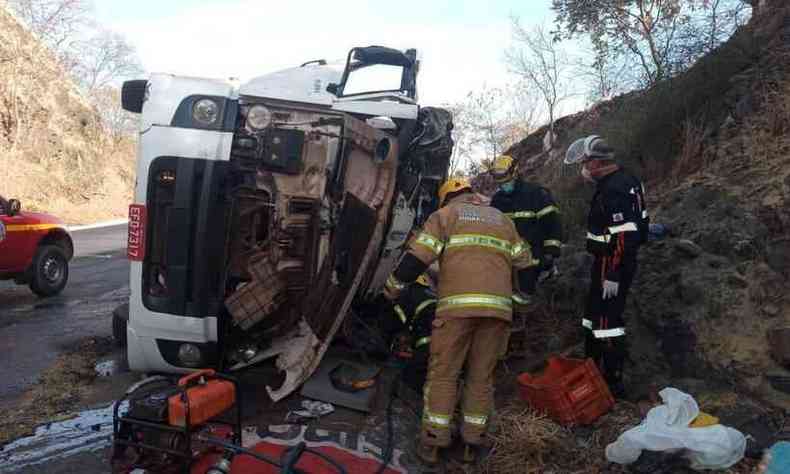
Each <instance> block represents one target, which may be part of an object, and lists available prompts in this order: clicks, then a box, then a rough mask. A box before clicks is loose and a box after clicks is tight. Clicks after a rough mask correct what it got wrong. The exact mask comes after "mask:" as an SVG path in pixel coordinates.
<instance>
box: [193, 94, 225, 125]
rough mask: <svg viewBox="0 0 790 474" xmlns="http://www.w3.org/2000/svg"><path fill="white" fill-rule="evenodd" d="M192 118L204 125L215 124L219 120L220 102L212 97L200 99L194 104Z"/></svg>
mask: <svg viewBox="0 0 790 474" xmlns="http://www.w3.org/2000/svg"><path fill="white" fill-rule="evenodd" d="M192 119H193V120H194V121H195V122H197V123H199V124H201V125H203V126H209V125H214V124H215V123H217V120H219V104H217V102H216V101H214V100H212V99H200V100H199V101H197V102H195V105H193V106H192Z"/></svg>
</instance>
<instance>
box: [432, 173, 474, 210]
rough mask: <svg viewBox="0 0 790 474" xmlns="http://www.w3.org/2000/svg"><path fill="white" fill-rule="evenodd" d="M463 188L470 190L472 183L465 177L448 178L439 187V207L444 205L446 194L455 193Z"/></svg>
mask: <svg viewBox="0 0 790 474" xmlns="http://www.w3.org/2000/svg"><path fill="white" fill-rule="evenodd" d="M464 189H468V190H469V191H471V190H472V184H471V183H470V182H469V180H468V179H466V178H450V179H448V180H447V181H445V182H444V184H442V187H440V188H439V207H441V206H444V200H445V198H446V197H447V195H448V194H452V193H457V192H458V191H463V190H464Z"/></svg>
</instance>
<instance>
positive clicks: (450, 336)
mask: <svg viewBox="0 0 790 474" xmlns="http://www.w3.org/2000/svg"><path fill="white" fill-rule="evenodd" d="M509 331H510V322H508V321H505V320H503V319H498V318H490V317H488V318H474V317H472V318H470V317H464V318H453V317H444V318H439V317H437V318H436V319H435V320H434V322H433V332H432V333H431V357H430V360H429V362H428V378H427V381H426V383H425V388H424V393H423V398H424V401H425V406H424V408H423V418H422V433H421V441H422V443H423V444H424V445H429V446H439V447H446V446H449V445H450V441H451V433H450V425H451V421H452V417H453V413H454V412H455V405H456V400H457V398H456V391H457V387H458V376H459V374H460V373H461V369H462V368H463V367H464V363H466V377H465V380H464V393H463V403H462V407H461V409H462V413H463V424H462V428H461V436H462V437H463V439H464V442H466V443H469V444H480V442H481V438H482V436H483V435H484V433H485V431H486V426H487V425H488V421H489V416H490V414H491V412H492V411H493V408H494V369H495V368H496V363H497V359H498V358H499V355H500V353H501V347H502V341H503V340H506V338H507V337H508V333H509Z"/></svg>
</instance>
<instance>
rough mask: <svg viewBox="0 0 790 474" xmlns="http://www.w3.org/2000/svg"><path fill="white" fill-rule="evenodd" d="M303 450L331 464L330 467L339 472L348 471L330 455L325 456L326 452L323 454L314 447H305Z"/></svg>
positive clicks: (344, 473) (345, 472)
mask: <svg viewBox="0 0 790 474" xmlns="http://www.w3.org/2000/svg"><path fill="white" fill-rule="evenodd" d="M304 452H306V453H310V454H312V455H313V456H315V457H317V458H320V459H323V460H324V461H326V462H327V463H329V464H331V465H332V467H334V468H335V469H337V471H338V472H340V473H341V474H348V471H346V468H344V467H343V466H341V465H340V464H339V463H338V462H337V461H335V460H334V459H332V458H331V457H329V456H327V455H326V454H324V453H322V452H320V451H316V450H314V449H310V448H305V450H304Z"/></svg>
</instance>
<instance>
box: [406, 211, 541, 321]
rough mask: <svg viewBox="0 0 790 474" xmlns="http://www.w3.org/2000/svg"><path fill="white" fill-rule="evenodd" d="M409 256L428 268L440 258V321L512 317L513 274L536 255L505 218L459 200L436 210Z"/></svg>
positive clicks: (411, 244)
mask: <svg viewBox="0 0 790 474" xmlns="http://www.w3.org/2000/svg"><path fill="white" fill-rule="evenodd" d="M409 252H410V253H411V254H412V255H414V256H415V257H416V258H417V259H419V260H420V261H421V262H423V263H424V264H425V265H430V264H431V263H432V262H434V261H435V260H437V259H438V260H439V262H440V263H439V268H440V274H439V301H438V304H437V309H436V312H437V315H439V316H441V317H448V316H452V317H495V318H501V319H505V320H510V319H511V316H512V306H513V303H512V300H511V296H512V293H513V291H512V290H513V288H512V271H513V269H514V268H515V269H521V268H526V267H527V266H528V265H530V263H531V262H532V252H531V251H530V247H529V245H528V244H527V243H525V242H524V241H523V240H522V239H521V238H520V237H519V235H518V232H517V231H516V228H515V226H514V224H513V223H512V222H511V221H510V219H508V218H507V217H506V216H505V215H504V214H502V213H501V212H500V211H498V210H497V209H494V208H492V207H488V206H484V205H482V204H480V203H479V202H478V201H477V200H476V198H475V197H474V196H472V195H464V196H460V197H458V198H456V199H454V200H453V201H451V202H450V203H449V204H448V205H447V206H445V207H443V208H441V209H439V210H438V211H436V212H434V213H433V214H432V215H431V216H430V217H429V218H428V220H427V221H426V223H425V226H424V228H423V229H422V231H421V232H420V233H419V234H418V235H417V237H416V238H415V239H413V240H412V242H411V243H410V247H409Z"/></svg>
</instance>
